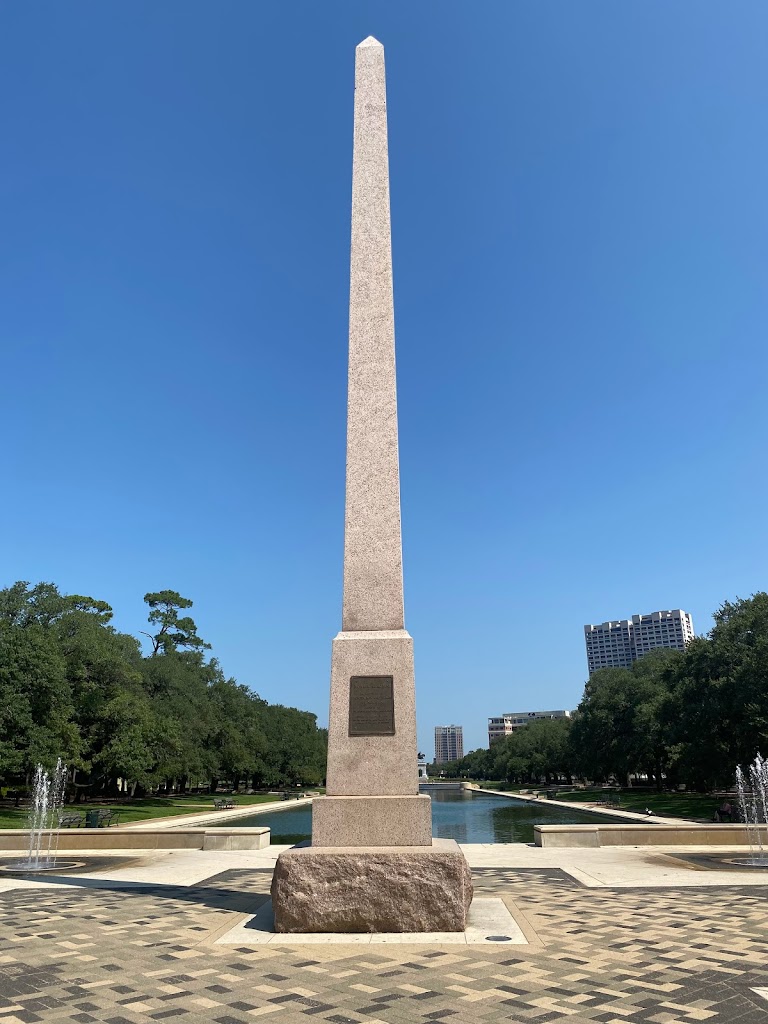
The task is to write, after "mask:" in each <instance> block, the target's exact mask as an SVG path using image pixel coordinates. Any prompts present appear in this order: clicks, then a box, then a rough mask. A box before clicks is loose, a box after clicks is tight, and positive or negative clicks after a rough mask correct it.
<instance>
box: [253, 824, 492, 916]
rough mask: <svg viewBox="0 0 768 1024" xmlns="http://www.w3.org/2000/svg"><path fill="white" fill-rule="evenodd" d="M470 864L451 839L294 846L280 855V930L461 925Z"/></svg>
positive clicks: (275, 881)
mask: <svg viewBox="0 0 768 1024" xmlns="http://www.w3.org/2000/svg"><path fill="white" fill-rule="evenodd" d="M471 902H472V879H471V876H470V871H469V865H468V864H467V861H466V858H465V857H464V854H463V853H462V852H461V850H460V849H459V846H458V843H456V842H455V841H454V840H453V839H435V840H433V844H432V846H400V847H379V848H375V847H358V848H351V847H333V848H328V847H318V846H298V847H295V848H294V849H292V850H286V852H285V853H281V854H280V856H279V857H278V858H277V863H276V865H275V873H274V875H273V877H272V907H273V910H274V914H275V931H278V932H461V931H464V928H465V926H466V921H467V913H468V912H469V905H470V903H471Z"/></svg>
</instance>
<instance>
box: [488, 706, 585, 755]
mask: <svg viewBox="0 0 768 1024" xmlns="http://www.w3.org/2000/svg"><path fill="white" fill-rule="evenodd" d="M570 717H571V712H570V711H511V712H510V713H509V714H508V715H500V716H499V717H498V718H489V719H488V746H489V747H490V745H491V744H492V743H495V742H496V740H503V739H504V737H505V736H511V735H512V733H513V732H517V730H518V729H523V728H524V727H525V726H526V725H530V723H531V722H535V721H536V720H537V719H541V718H570Z"/></svg>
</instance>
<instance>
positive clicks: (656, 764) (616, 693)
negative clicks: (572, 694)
mask: <svg viewBox="0 0 768 1024" xmlns="http://www.w3.org/2000/svg"><path fill="white" fill-rule="evenodd" d="M680 657H682V655H681V654H680V653H679V652H676V651H671V650H656V651H651V652H650V653H649V654H646V655H645V656H644V657H643V658H640V659H638V660H637V661H636V662H635V663H634V664H633V665H632V668H604V669H598V671H597V672H594V673H593V674H592V676H591V677H590V679H589V681H588V682H587V684H586V686H585V687H584V696H583V698H582V700H581V703H580V704H579V707H578V709H577V713H576V715H575V717H574V721H573V727H572V732H571V749H572V753H573V764H574V769H575V770H576V771H578V772H579V773H580V774H582V775H584V776H586V777H588V778H591V779H594V780H595V781H606V780H607V779H608V778H609V777H611V776H615V778H616V779H618V780H619V781H621V782H622V783H623V784H625V785H629V783H630V776H631V775H632V774H634V773H644V774H648V775H649V776H650V777H651V778H655V780H656V785H657V787H659V788H661V785H662V780H663V777H664V775H665V774H666V773H667V771H668V769H669V764H670V760H671V752H670V749H669V741H668V736H667V733H666V730H665V728H664V722H663V717H662V709H663V707H664V702H665V699H666V695H667V693H668V690H669V686H670V673H671V671H672V669H673V666H674V665H675V664H676V662H677V660H678V659H679V658H680Z"/></svg>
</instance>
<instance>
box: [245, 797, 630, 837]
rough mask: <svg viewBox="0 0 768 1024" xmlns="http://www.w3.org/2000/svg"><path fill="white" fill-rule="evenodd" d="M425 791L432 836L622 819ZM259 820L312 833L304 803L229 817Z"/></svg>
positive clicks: (523, 832)
mask: <svg viewBox="0 0 768 1024" xmlns="http://www.w3.org/2000/svg"><path fill="white" fill-rule="evenodd" d="M429 795H430V797H431V798H432V835H433V836H436V837H437V838H439V839H456V840H457V841H458V842H460V843H532V842H533V826H534V825H596V824H600V823H601V822H602V824H603V825H610V824H616V823H619V822H622V821H626V819H622V818H618V817H614V816H611V815H608V814H595V813H593V812H591V811H585V810H582V809H581V808H580V807H577V806H574V807H573V809H571V808H570V807H557V806H553V805H552V804H549V803H547V801H546V800H537V801H531V800H513V799H510V798H509V797H504V796H496V795H495V794H493V793H473V792H471V791H469V790H456V789H453V790H447V791H446V792H440V791H438V792H435V791H434V790H433V791H431V792H430V794H429ZM257 825H260V826H264V825H266V826H267V827H268V828H270V829H271V830H272V840H271V841H272V842H273V843H276V844H285V843H298V842H301V841H302V840H304V839H309V838H310V833H311V829H312V808H311V807H309V806H307V805H306V804H305V805H303V806H299V807H296V808H295V809H294V808H291V809H290V810H289V809H286V810H284V811H267V812H265V813H263V814H254V815H253V816H252V817H249V818H238V819H236V820H233V821H232V826H233V828H234V827H237V828H248V827H249V826H257Z"/></svg>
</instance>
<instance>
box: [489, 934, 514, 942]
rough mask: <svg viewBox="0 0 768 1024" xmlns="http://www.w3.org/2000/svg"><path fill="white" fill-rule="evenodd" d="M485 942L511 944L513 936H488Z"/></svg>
mask: <svg viewBox="0 0 768 1024" xmlns="http://www.w3.org/2000/svg"><path fill="white" fill-rule="evenodd" d="M485 941H486V942H511V941H512V936H511V935H486V936H485Z"/></svg>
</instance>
